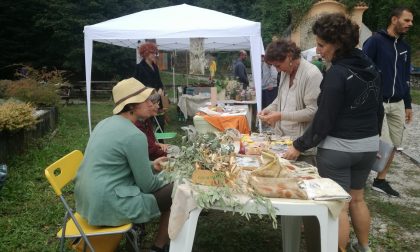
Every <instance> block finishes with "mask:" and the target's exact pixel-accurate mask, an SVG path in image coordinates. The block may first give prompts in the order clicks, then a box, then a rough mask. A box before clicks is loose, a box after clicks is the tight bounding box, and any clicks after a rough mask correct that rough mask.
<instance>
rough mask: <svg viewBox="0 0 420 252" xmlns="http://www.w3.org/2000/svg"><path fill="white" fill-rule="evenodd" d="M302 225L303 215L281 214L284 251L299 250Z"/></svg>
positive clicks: (296, 251)
mask: <svg viewBox="0 0 420 252" xmlns="http://www.w3.org/2000/svg"><path fill="white" fill-rule="evenodd" d="M301 225H302V217H301V216H287V215H282V216H281V237H282V242H283V251H290V252H298V251H299V247H300V233H301Z"/></svg>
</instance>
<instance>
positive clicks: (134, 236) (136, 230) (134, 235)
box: [125, 224, 146, 252]
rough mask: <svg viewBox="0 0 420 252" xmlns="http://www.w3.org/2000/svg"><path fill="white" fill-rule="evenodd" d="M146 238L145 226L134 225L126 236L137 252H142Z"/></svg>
mask: <svg viewBox="0 0 420 252" xmlns="http://www.w3.org/2000/svg"><path fill="white" fill-rule="evenodd" d="M145 236H146V231H145V225H144V224H140V225H133V227H132V228H131V229H130V230H129V231H128V232H127V233H126V234H125V237H126V239H127V241H128V242H129V243H130V245H131V247H132V248H133V249H134V251H135V252H140V246H141V243H142V240H143V238H144V237H145Z"/></svg>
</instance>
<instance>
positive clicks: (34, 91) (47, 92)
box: [6, 79, 60, 107]
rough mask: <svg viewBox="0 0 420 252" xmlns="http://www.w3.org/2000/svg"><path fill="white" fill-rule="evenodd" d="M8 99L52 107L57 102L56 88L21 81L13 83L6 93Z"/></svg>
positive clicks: (28, 80)
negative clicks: (12, 98)
mask: <svg viewBox="0 0 420 252" xmlns="http://www.w3.org/2000/svg"><path fill="white" fill-rule="evenodd" d="M6 95H7V96H8V97H14V98H17V99H19V100H21V101H25V102H31V103H33V104H35V105H37V106H38V107H39V106H54V105H57V104H58V102H59V99H60V98H59V96H58V94H57V87H56V86H54V85H48V84H42V83H39V82H37V81H35V80H33V79H21V80H17V81H14V82H13V85H10V86H9V88H8V89H7V91H6Z"/></svg>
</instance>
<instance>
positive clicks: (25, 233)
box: [0, 102, 418, 252]
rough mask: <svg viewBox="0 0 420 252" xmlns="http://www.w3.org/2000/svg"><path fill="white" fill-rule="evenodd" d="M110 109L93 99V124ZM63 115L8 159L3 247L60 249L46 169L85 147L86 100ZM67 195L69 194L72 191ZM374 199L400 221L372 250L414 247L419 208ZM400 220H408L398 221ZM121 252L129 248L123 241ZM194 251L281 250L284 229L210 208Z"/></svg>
mask: <svg viewBox="0 0 420 252" xmlns="http://www.w3.org/2000/svg"><path fill="white" fill-rule="evenodd" d="M111 111H112V104H111V103H110V102H94V103H93V104H92V120H93V125H95V124H96V123H97V122H98V121H100V120H101V119H103V118H105V117H107V116H109V115H111ZM168 114H169V115H170V119H171V121H170V123H169V125H168V126H167V128H166V131H178V132H180V126H183V125H186V124H192V122H191V121H187V122H185V123H184V122H179V121H178V120H177V116H176V109H175V106H173V107H171V110H170V111H169V113H168ZM59 118H60V119H59V124H58V128H57V130H56V131H55V132H54V133H52V134H50V135H48V136H46V137H45V138H43V139H41V140H38V141H37V142H36V143H35V144H33V145H32V146H31V148H30V149H29V150H28V151H27V152H26V153H25V154H23V155H20V156H16V157H14V158H13V159H12V160H10V162H9V163H8V164H7V165H8V167H9V176H8V180H7V183H6V185H5V186H4V187H3V189H2V191H0V234H1V235H0V251H57V250H58V245H59V244H58V240H57V239H56V238H55V234H56V232H57V231H58V230H59V226H60V224H61V221H62V217H63V215H64V208H63V207H62V204H61V202H60V201H59V199H58V198H57V197H56V195H55V194H54V192H53V191H52V189H51V187H50V186H49V184H48V182H47V180H46V178H45V177H44V169H45V167H47V166H48V165H49V164H51V163H52V162H54V161H55V160H57V159H58V158H60V157H61V156H63V155H65V154H66V153H68V152H70V151H72V150H74V149H79V150H82V151H83V150H84V148H85V145H86V143H87V140H88V137H89V133H88V125H87V113H86V105H85V104H81V105H76V104H74V105H69V106H63V107H60V108H59ZM180 140H181V134H178V136H177V138H175V139H172V140H171V141H172V142H171V143H179V142H180ZM65 195H66V196H67V197H68V198H70V199H71V198H72V193H71V190H70V191H67V192H66V193H65ZM370 198H372V197H370ZM370 201H371V202H372V204H373V205H374V207H376V208H380V209H383V210H384V211H385V212H386V213H385V214H387V216H389V218H391V219H392V220H393V223H400V226H398V225H395V227H393V228H394V229H393V232H395V233H394V235H390V236H389V237H386V239H385V238H384V239H379V238H377V237H372V240H373V241H374V243H373V244H372V246H373V251H375V249H374V248H375V247H381V248H389V249H390V250H385V251H407V250H406V249H407V248H410V246H411V247H412V248H413V247H414V246H415V244H410V243H408V244H407V243H404V245H403V243H402V242H400V241H399V240H400V239H401V236H403V234H402V231H403V230H405V228H407V229H408V230H411V229H413V228H416V227H417V228H418V224H415V225H414V224H413V223H411V221H414V222H416V218H415V216H416V213H418V211H417V212H416V211H414V210H412V209H406V208H404V207H403V206H400V205H393V204H391V205H390V203H387V204H386V205H384V204H383V203H381V202H377V201H378V199H377V198H374V197H373V198H372V199H371V200H370ZM387 209H388V210H389V211H388V210H387ZM402 219H406V220H409V221H407V222H400V220H402ZM410 220H411V221H410ZM417 220H418V218H417ZM156 223H157V222H156V221H154V222H151V223H149V224H147V227H146V228H147V230H148V236H147V238H146V241H145V244H144V247H149V246H150V245H151V241H152V240H153V231H154V230H155V229H156ZM413 225H414V226H413ZM416 225H417V226H416ZM413 242H414V243H415V241H413ZM120 251H125V247H124V246H123V245H122V246H121V248H120ZM193 251H200V252H206V251H241V252H242V251H281V233H280V229H277V230H274V229H273V228H272V226H271V221H270V220H269V219H268V218H263V219H258V217H256V216H253V217H252V218H251V220H250V221H247V220H246V219H245V218H244V217H242V216H240V215H238V214H236V215H234V216H232V214H231V213H223V212H217V211H208V212H206V214H205V215H204V216H202V217H200V219H199V222H198V226H197V232H196V239H195V241H194V248H193Z"/></svg>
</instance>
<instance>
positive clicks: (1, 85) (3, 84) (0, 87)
mask: <svg viewBox="0 0 420 252" xmlns="http://www.w3.org/2000/svg"><path fill="white" fill-rule="evenodd" d="M12 83H13V81H11V80H0V98H7V95H6V90H7V88H8V87H9V86H10V85H11V84H12Z"/></svg>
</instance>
